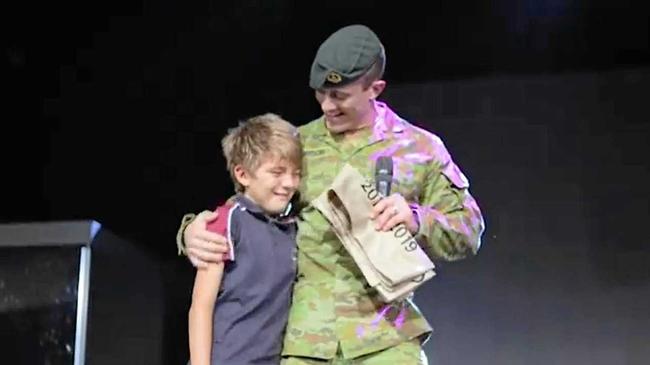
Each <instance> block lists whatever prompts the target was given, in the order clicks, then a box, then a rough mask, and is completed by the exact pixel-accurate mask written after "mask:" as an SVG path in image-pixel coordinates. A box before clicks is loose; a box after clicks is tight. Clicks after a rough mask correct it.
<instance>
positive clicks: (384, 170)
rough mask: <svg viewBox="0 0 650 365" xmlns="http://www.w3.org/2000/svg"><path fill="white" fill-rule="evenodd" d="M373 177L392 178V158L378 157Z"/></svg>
mask: <svg viewBox="0 0 650 365" xmlns="http://www.w3.org/2000/svg"><path fill="white" fill-rule="evenodd" d="M375 175H376V176H378V175H384V176H393V158H392V157H390V156H380V157H379V158H378V159H377V165H376V169H375Z"/></svg>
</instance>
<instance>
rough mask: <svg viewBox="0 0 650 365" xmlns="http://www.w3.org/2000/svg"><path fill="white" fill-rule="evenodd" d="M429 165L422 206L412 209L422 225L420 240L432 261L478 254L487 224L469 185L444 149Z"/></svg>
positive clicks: (419, 232)
mask: <svg viewBox="0 0 650 365" xmlns="http://www.w3.org/2000/svg"><path fill="white" fill-rule="evenodd" d="M443 152H444V156H443V158H441V159H440V160H438V161H434V162H432V163H431V165H430V166H429V172H428V175H427V179H426V180H425V185H424V187H423V188H422V190H421V195H420V204H413V205H412V206H411V208H412V209H413V211H414V213H415V214H416V215H417V218H418V220H419V223H420V227H419V229H418V232H417V233H416V236H415V238H416V240H417V241H418V242H419V243H420V245H421V247H422V248H423V249H424V250H425V251H426V252H427V253H428V254H429V256H431V258H432V259H443V260H448V261H455V260H459V259H462V258H464V257H466V256H468V255H470V254H472V255H475V254H476V253H477V252H478V250H479V248H480V246H481V236H482V234H483V231H484V229H485V223H484V220H483V216H482V214H481V211H480V209H479V207H478V204H477V203H476V200H475V199H474V198H473V197H472V196H471V195H470V193H469V182H468V181H467V178H466V177H465V176H464V175H463V173H462V172H461V171H460V169H459V168H458V166H456V164H455V163H454V162H453V161H452V159H451V158H450V157H449V154H448V153H447V152H446V150H444V148H443Z"/></svg>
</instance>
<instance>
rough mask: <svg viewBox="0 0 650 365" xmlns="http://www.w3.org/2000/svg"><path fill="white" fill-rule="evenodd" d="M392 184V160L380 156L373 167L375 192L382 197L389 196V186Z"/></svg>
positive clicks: (388, 157)
mask: <svg viewBox="0 0 650 365" xmlns="http://www.w3.org/2000/svg"><path fill="white" fill-rule="evenodd" d="M392 182H393V158H392V157H390V156H381V157H379V158H378V159H377V165H376V166H375V184H376V185H377V191H378V192H380V193H381V194H382V195H383V196H388V195H390V184H391V183H392Z"/></svg>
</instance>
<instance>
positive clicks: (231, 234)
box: [206, 201, 238, 261]
mask: <svg viewBox="0 0 650 365" xmlns="http://www.w3.org/2000/svg"><path fill="white" fill-rule="evenodd" d="M214 211H215V212H216V213H217V217H216V218H215V219H214V220H212V221H210V222H208V224H207V226H206V229H207V230H208V231H210V232H215V233H218V234H220V235H222V236H224V237H226V239H227V240H228V246H229V250H228V253H229V255H230V257H229V259H230V260H231V261H234V260H235V250H234V241H235V237H236V236H237V232H236V227H237V226H238V225H237V224H236V220H237V214H236V212H237V211H238V209H237V203H235V202H230V201H228V202H226V203H224V204H223V205H220V206H218V207H217V208H216V209H215V210H214Z"/></svg>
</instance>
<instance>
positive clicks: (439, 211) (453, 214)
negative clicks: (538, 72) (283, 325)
mask: <svg viewBox="0 0 650 365" xmlns="http://www.w3.org/2000/svg"><path fill="white" fill-rule="evenodd" d="M376 107H377V111H378V116H377V120H376V122H375V124H374V126H373V127H372V128H365V129H362V130H360V131H358V132H356V133H355V135H353V136H352V137H350V136H347V137H345V139H343V138H340V136H336V135H332V134H330V133H329V131H328V130H327V128H326V126H325V121H324V119H323V117H321V118H319V119H316V120H314V121H312V122H310V123H308V124H306V125H304V126H302V127H300V133H301V138H302V141H303V146H304V151H305V158H304V162H303V174H304V178H303V180H302V186H301V188H300V191H301V198H302V200H303V203H304V205H305V208H303V210H302V211H301V213H300V219H299V222H298V227H299V229H298V238H297V240H298V277H297V281H296V284H295V287H294V293H293V302H292V307H291V311H290V314H289V323H288V326H287V331H286V335H285V341H284V349H283V354H284V355H293V356H308V357H315V358H324V359H330V358H333V357H335V355H336V352H337V349H338V348H339V346H340V351H341V352H342V354H343V356H344V357H345V358H354V357H357V356H360V355H363V354H367V353H371V352H375V351H379V350H382V349H385V348H388V347H392V346H395V345H397V344H399V343H402V342H404V341H407V340H410V339H413V338H416V337H422V338H424V337H426V336H427V335H428V334H429V333H430V332H431V327H430V326H429V323H428V322H427V321H426V319H425V318H424V317H423V316H422V314H421V313H420V311H419V310H418V308H417V307H416V306H415V304H414V303H413V302H412V301H407V302H406V303H403V305H401V306H400V307H401V308H397V307H388V306H386V305H385V304H384V303H382V302H380V300H379V299H378V298H377V294H376V292H374V289H371V288H370V287H369V286H368V285H367V284H366V283H365V280H364V277H363V275H362V274H361V271H360V270H359V269H358V268H357V267H356V265H355V263H354V261H353V260H352V258H351V256H350V255H349V254H348V253H347V251H346V250H345V248H344V247H343V245H342V244H341V242H340V241H339V240H338V238H337V237H336V236H335V234H334V232H333V231H332V230H331V228H330V226H329V224H328V222H327V221H326V219H325V218H324V216H323V215H322V214H321V213H320V212H319V211H318V210H316V209H315V208H314V207H313V206H312V205H310V204H309V202H310V201H312V200H313V199H314V198H316V197H317V196H318V195H319V194H320V193H321V192H322V191H323V190H324V189H326V188H327V187H328V186H329V185H330V184H331V182H332V181H333V180H334V178H335V177H336V175H337V174H338V172H339V170H340V169H341V167H342V166H343V165H344V164H345V163H350V164H351V165H352V166H354V167H355V168H357V169H358V170H359V172H361V174H363V175H365V176H366V177H368V178H372V177H373V176H374V166H375V162H374V161H375V160H376V159H377V157H378V156H379V155H390V156H392V157H393V162H394V175H393V176H394V177H393V184H392V192H393V193H395V192H397V193H400V194H401V195H402V196H404V198H405V199H406V200H407V201H408V202H409V203H411V204H412V205H411V207H412V209H413V210H414V212H415V213H416V215H417V217H418V219H419V222H420V228H419V231H418V233H417V234H416V238H417V240H418V242H419V243H420V245H421V246H422V248H423V249H424V250H425V251H426V252H427V254H428V255H429V256H430V257H431V258H432V259H433V260H436V259H437V260H440V259H442V260H457V259H461V258H463V257H465V256H467V255H470V254H476V252H477V251H478V249H479V246H480V238H481V235H482V233H483V230H484V222H483V218H482V215H481V212H480V210H479V208H478V206H477V204H476V201H475V200H474V198H472V196H471V195H470V193H469V191H468V186H469V184H468V181H467V179H466V178H465V176H464V175H463V173H462V172H461V171H460V170H459V168H458V167H457V166H456V165H455V164H454V162H453V161H452V159H451V157H450V155H449V153H448V152H447V150H446V148H445V146H444V144H443V143H442V141H441V140H440V139H439V138H438V137H437V136H435V135H433V134H432V133H429V132H427V131H425V130H422V129H420V128H418V127H415V126H414V125H412V124H410V123H408V122H407V121H405V120H403V119H401V118H400V117H399V116H398V115H396V114H395V113H394V112H393V111H392V110H390V109H389V108H388V106H386V105H385V104H383V103H379V102H377V103H376Z"/></svg>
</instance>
